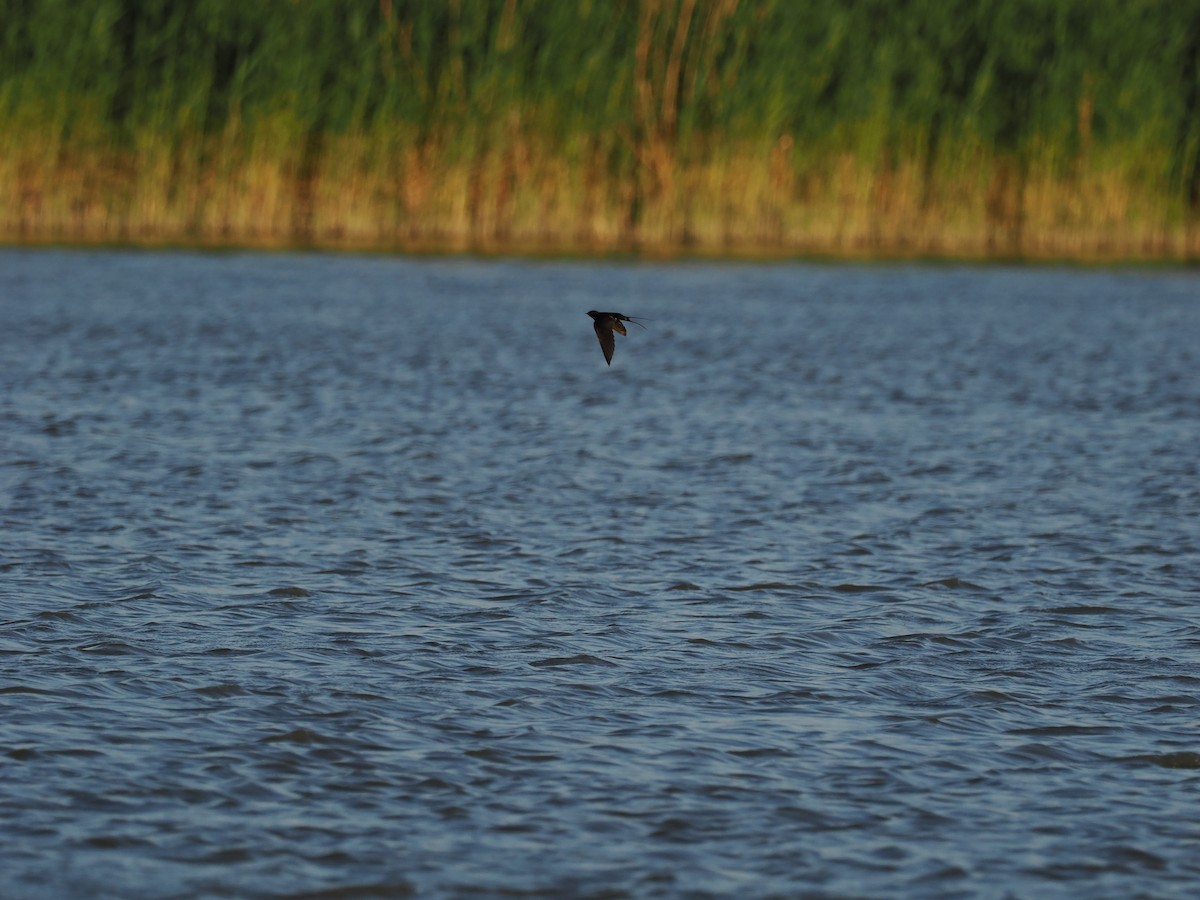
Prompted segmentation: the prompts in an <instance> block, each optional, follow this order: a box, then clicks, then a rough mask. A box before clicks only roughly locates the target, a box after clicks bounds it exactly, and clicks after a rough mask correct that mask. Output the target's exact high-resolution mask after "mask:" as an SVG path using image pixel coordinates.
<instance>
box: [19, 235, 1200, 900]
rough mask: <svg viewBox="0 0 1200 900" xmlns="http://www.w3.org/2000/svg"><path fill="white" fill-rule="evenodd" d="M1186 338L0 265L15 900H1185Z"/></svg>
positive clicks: (1062, 298) (967, 272)
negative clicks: (624, 332) (1060, 899)
mask: <svg viewBox="0 0 1200 900" xmlns="http://www.w3.org/2000/svg"><path fill="white" fill-rule="evenodd" d="M594 308H596V309H615V310H617V311H620V312H625V313H628V314H633V315H640V316H643V317H644V318H645V320H646V325H647V329H646V330H645V331H642V330H639V329H636V328H631V329H630V335H629V336H628V337H626V338H618V343H617V351H616V355H615V357H614V359H613V365H612V367H611V368H608V367H606V366H605V365H604V360H603V357H602V356H601V353H600V348H599V346H598V345H597V343H596V340H595V337H594V335H593V334H592V330H591V322H590V320H589V319H588V318H587V317H586V316H585V315H584V313H585V312H586V311H587V310H589V309H594ZM1198 337H1200V278H1197V276H1196V275H1195V274H1189V273H1170V272H1119V273H1112V272H1102V271H1071V270H1056V269H1032V270H1022V269H1003V268H984V269H971V268H927V267H919V266H896V267H891V266H876V267H860V268H850V267H839V266H817V265H773V266H753V265H735V266H725V267H722V266H710V265H698V264H697V265H680V266H669V265H663V266H659V265H618V264H558V263H556V264H549V263H547V264H538V263H525V262H520V263H518V262H479V261H445V260H438V261H428V260H424V261H414V260H395V259H380V258H355V257H323V256H256V255H227V256H203V255H188V254H175V253H156V254H138V253H117V252H96V253H85V252H57V251H54V252H24V251H7V252H3V253H0V352H2V356H0V388H2V394H0V452H2V459H0V523H2V528H3V538H2V541H3V543H2V545H0V554H2V555H0V868H2V870H3V873H4V874H3V878H4V881H5V885H4V887H3V889H0V893H3V894H4V896H12V897H66V896H79V897H84V896H88V897H90V896H120V897H180V896H228V895H237V896H262V897H279V896H293V895H311V894H312V893H317V892H322V891H324V892H328V893H327V894H323V895H322V896H337V897H367V896H394V895H403V894H405V893H408V892H413V893H416V894H419V895H430V894H433V895H442V896H445V895H450V896H480V895H483V896H489V895H491V896H494V895H506V896H507V895H518V896H519V895H523V894H534V893H545V894H548V895H553V896H576V895H579V896H593V895H603V896H614V897H615V896H625V895H635V896H678V895H692V896H702V895H708V894H713V895H715V894H730V895H732V894H737V895H740V896H767V895H783V896H890V897H911V898H926V897H1004V896H1018V897H1032V896H1041V897H1044V896H1058V895H1062V896H1088V897H1100V896H1107V897H1128V896H1134V895H1137V894H1139V893H1141V894H1143V895H1149V896H1172V895H1174V896H1191V895H1192V894H1193V892H1194V891H1195V890H1196V889H1197V888H1198V887H1200V611H1198V608H1197V604H1198V601H1200V524H1198V522H1200V478H1198V477H1197V475H1198V474H1200V473H1198V472H1197V469H1198V465H1197V461H1198V458H1200V390H1198V382H1197V378H1198V375H1197V373H1198V371H1200V349H1198V348H1200V342H1198Z"/></svg>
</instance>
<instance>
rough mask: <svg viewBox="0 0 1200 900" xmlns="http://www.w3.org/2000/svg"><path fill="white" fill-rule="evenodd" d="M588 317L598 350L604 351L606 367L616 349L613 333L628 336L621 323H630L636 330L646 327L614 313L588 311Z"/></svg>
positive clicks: (610, 363) (628, 317) (629, 317)
mask: <svg viewBox="0 0 1200 900" xmlns="http://www.w3.org/2000/svg"><path fill="white" fill-rule="evenodd" d="M588 315H589V316H591V317H592V325H593V327H594V328H595V329H596V337H597V338H599V339H600V349H601V350H603V351H604V361H605V362H606V363H607V364H608V365H610V366H611V365H612V355H613V350H615V349H616V346H617V339H616V338H614V337H613V332H614V331H615V332H617V333H618V334H628V333H629V332H628V331H626V330H625V326H624V325H622V324H621V323H622V322H632V323H633V324H634V325H636V326H637V327H638V328H645V327H646V326H645V325H643V324H642V323H641V322H639V321H638V320H637V319H634V318H632V317H631V316H626V315H623V314H621V313H615V312H596V310H594V309H591V310H588Z"/></svg>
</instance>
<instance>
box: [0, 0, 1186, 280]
mask: <svg viewBox="0 0 1200 900" xmlns="http://www.w3.org/2000/svg"><path fill="white" fill-rule="evenodd" d="M0 237H2V238H4V239H7V240H69V241H79V240H84V241H147V242H199V243H209V244H211V243H218V244H219V243H237V244H251V245H254V244H258V245H279V244H317V245H322V246H345V247H378V248H409V249H420V248H438V249H468V248H470V249H478V250H549V251H568V252H590V251H596V250H600V251H604V250H641V251H646V252H664V253H670V252H678V251H685V252H700V253H796V252H817V253H833V254H854V253H886V254H909V253H918V254H924V253H927V254H950V255H983V256H987V255H992V256H998V255H1001V256H1002V255H1013V256H1016V255H1024V256H1057V257H1075V258H1088V257H1107V258H1121V257H1128V258H1176V259H1178V258H1189V259H1195V258H1200V0H754V2H752V0H740V2H739V0H569V2H568V0H369V2H368V0H359V2H351V0H303V2H301V0H271V2H262V3H255V2H246V0H240V2H230V0H190V2H187V0H0Z"/></svg>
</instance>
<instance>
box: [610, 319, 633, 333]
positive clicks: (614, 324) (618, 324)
mask: <svg viewBox="0 0 1200 900" xmlns="http://www.w3.org/2000/svg"><path fill="white" fill-rule="evenodd" d="M612 327H613V328H615V329H616V330H617V331H618V332H620V333H621V334H629V332H628V331H626V330H625V326H624V325H622V324H621V320H620V319H613V320H612Z"/></svg>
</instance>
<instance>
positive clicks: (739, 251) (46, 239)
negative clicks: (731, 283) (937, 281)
mask: <svg viewBox="0 0 1200 900" xmlns="http://www.w3.org/2000/svg"><path fill="white" fill-rule="evenodd" d="M0 249H2V250H69V251H89V250H97V251H103V250H112V251H130V252H155V251H162V252H180V253H212V254H223V253H265V254H270V253H281V254H288V253H297V254H303V253H315V254H335V255H336V254H345V255H362V256H403V257H413V258H447V259H452V258H469V259H525V260H536V261H550V262H553V261H565V262H570V261H583V262H640V263H683V264H686V263H714V264H722V263H728V264H731V265H737V264H750V263H761V264H768V265H769V264H786V263H793V262H795V263H812V264H817V265H820V264H829V265H837V264H851V265H856V264H861V265H887V264H915V265H929V266H943V265H966V266H985V267H986V266H1066V267H1080V268H1106V267H1115V268H1151V269H1154V268H1177V269H1183V270H1190V269H1200V252H1193V253H1192V254H1190V255H1184V254H1165V253H1143V254H1136V253H1132V252H1114V251H1099V250H1093V251H1091V252H1085V253H1054V252H1052V251H1046V252H1039V253H1024V254H1014V253H998V252H997V253H986V252H938V251H934V250H930V249H928V248H911V247H887V246H878V247H872V248H850V249H846V250H839V249H832V248H824V247H822V248H816V247H808V248H805V247H787V248H779V247H750V246H739V247H734V248H727V249H716V248H697V247H686V246H679V245H675V246H664V245H655V246H650V247H627V246H593V247H583V246H580V245H578V244H558V245H554V244H534V243H528V242H525V243H515V242H513V243H506V244H501V243H499V242H489V243H472V242H462V241H433V240H428V241H409V242H404V243H399V242H397V243H382V242H380V243H366V242H357V243H354V242H347V241H324V242H322V241H286V240H237V239H234V238H229V239H222V240H202V239H201V240H181V239H179V238H177V237H157V238H156V237H150V238H145V237H143V238H141V239H139V240H128V239H126V240H120V239H88V238H80V237H77V236H61V235H54V236H32V237H31V236H27V235H26V236H20V237H18V236H14V235H9V234H3V233H0Z"/></svg>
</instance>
